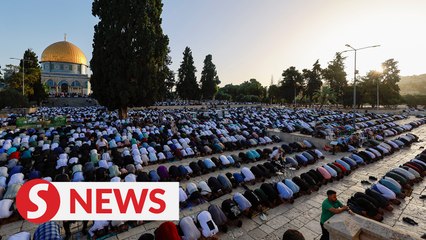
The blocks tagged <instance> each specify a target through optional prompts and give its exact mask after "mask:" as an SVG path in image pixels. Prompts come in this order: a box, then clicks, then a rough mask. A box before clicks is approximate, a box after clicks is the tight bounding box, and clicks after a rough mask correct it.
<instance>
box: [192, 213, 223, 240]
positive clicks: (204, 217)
mask: <svg viewBox="0 0 426 240" xmlns="http://www.w3.org/2000/svg"><path fill="white" fill-rule="evenodd" d="M197 219H198V222H199V223H200V226H201V228H202V231H201V232H202V233H203V236H204V237H212V236H214V235H215V234H216V233H218V232H219V228H218V227H217V226H216V223H215V222H214V221H213V219H212V216H211V214H210V213H209V212H208V211H202V212H200V213H199V214H198V216H197ZM209 225H210V226H209Z"/></svg>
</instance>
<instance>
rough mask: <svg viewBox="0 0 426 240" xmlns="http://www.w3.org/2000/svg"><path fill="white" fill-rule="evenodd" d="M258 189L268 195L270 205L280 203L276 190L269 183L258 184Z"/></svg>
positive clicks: (273, 205)
mask: <svg viewBox="0 0 426 240" xmlns="http://www.w3.org/2000/svg"><path fill="white" fill-rule="evenodd" d="M260 189H261V190H262V191H263V192H264V193H265V194H266V196H268V200H269V202H270V206H271V207H275V206H278V205H280V204H281V203H282V201H281V198H280V196H279V195H278V192H277V191H276V190H275V188H274V186H273V185H272V184H271V183H262V185H260Z"/></svg>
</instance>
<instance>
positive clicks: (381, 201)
mask: <svg viewBox="0 0 426 240" xmlns="http://www.w3.org/2000/svg"><path fill="white" fill-rule="evenodd" d="M365 194H367V195H368V196H370V197H372V198H374V199H375V200H376V201H377V202H378V204H379V206H380V208H382V209H385V210H387V211H389V212H390V211H392V210H393V207H392V205H391V204H390V202H389V200H388V199H386V198H385V197H383V196H382V195H381V194H380V193H379V192H377V191H374V190H372V189H370V188H367V189H366V190H365Z"/></svg>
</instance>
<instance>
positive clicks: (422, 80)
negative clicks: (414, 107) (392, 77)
mask: <svg viewBox="0 0 426 240" xmlns="http://www.w3.org/2000/svg"><path fill="white" fill-rule="evenodd" d="M398 85H399V88H400V89H401V95H407V94H421V95H426V74H422V75H413V76H407V77H402V76H401V81H399V83H398Z"/></svg>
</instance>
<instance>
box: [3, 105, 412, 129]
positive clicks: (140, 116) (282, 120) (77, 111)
mask: <svg viewBox="0 0 426 240" xmlns="http://www.w3.org/2000/svg"><path fill="white" fill-rule="evenodd" d="M222 112H223V113H224V114H223V115H224V116H222V117H219V114H218V113H217V110H215V109H199V108H190V107H189V108H182V109H155V108H154V109H144V110H130V111H129V112H128V118H127V119H123V120H119V119H118V113H117V112H116V111H112V112H110V111H108V110H107V109H106V108H104V107H95V106H92V107H83V108H75V107H63V108H46V107H42V108H39V109H38V110H37V112H35V113H31V114H27V115H25V116H26V117H27V118H29V119H35V120H36V119H39V120H42V119H51V118H52V117H54V116H66V117H67V119H68V122H69V123H70V124H72V123H92V125H93V126H95V125H96V124H97V123H98V124H99V123H107V124H109V125H111V126H113V127H118V128H120V127H123V126H126V125H133V126H146V125H152V124H156V125H157V126H158V127H160V126H161V125H165V127H166V128H167V127H168V126H167V125H168V124H170V123H171V122H174V123H176V125H177V127H178V129H179V130H184V129H183V128H185V129H189V131H191V129H196V128H200V127H201V128H202V127H203V126H204V125H207V126H213V127H216V126H220V125H234V124H235V125H237V126H238V125H246V126H256V127H258V128H260V129H264V128H280V129H289V131H291V132H293V131H296V130H300V129H303V128H313V127H314V126H316V125H318V124H320V125H321V126H322V127H324V128H325V130H326V132H325V134H326V135H328V134H330V133H329V132H333V131H334V129H337V128H339V127H341V126H345V127H351V125H345V123H344V121H343V119H347V118H351V116H353V115H352V114H351V113H342V112H339V111H331V110H324V109H323V110H315V109H305V108H303V109H302V108H300V109H290V108H279V107H271V108H264V107H247V106H246V107H234V108H227V109H225V110H223V111H222ZM12 116H13V115H12ZM403 118H405V116H403V115H388V114H375V113H365V114H360V113H357V118H356V121H357V129H361V128H364V127H365V126H363V124H364V123H365V122H364V121H367V122H370V121H369V120H371V119H375V120H374V122H375V123H385V122H388V121H395V120H400V119H403ZM9 120H10V118H4V119H0V122H2V123H3V122H7V121H9ZM15 121H16V117H15ZM12 124H13V123H12ZM9 125H10V124H9Z"/></svg>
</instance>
